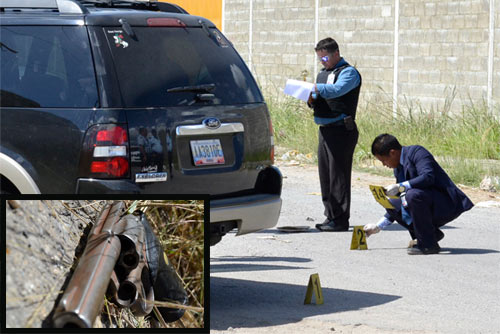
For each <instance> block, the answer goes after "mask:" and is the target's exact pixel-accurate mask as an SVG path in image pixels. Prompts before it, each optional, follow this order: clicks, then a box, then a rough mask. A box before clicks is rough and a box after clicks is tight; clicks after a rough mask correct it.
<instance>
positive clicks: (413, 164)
mask: <svg viewBox="0 0 500 334" xmlns="http://www.w3.org/2000/svg"><path fill="white" fill-rule="evenodd" d="M372 154H373V155H374V156H375V157H376V158H377V159H378V160H380V161H381V162H382V163H383V164H384V166H386V167H389V168H393V169H394V176H395V177H396V184H392V185H390V186H387V187H385V190H386V194H387V195H388V196H399V199H395V200H392V199H391V203H392V204H393V206H394V209H387V213H386V214H385V216H384V217H383V218H382V219H381V220H380V221H379V222H378V223H377V224H367V225H365V226H364V230H365V231H366V235H367V236H370V235H372V234H375V233H378V232H380V230H383V229H384V228H385V227H386V226H388V225H390V224H392V223H393V222H394V221H397V222H398V223H399V224H400V225H401V226H403V227H404V228H406V229H407V230H408V231H409V232H410V235H411V238H412V242H410V246H409V248H408V254H410V255H419V254H436V253H439V251H440V247H439V244H438V241H439V240H441V239H442V238H443V237H444V234H443V232H442V231H441V230H440V229H439V228H440V227H441V226H443V225H445V224H447V223H449V222H451V221H452V220H454V219H455V218H457V217H458V216H460V215H461V214H462V213H463V212H465V211H467V210H470V209H471V208H472V207H473V204H472V202H471V201H470V199H469V198H468V197H467V196H466V195H465V194H464V193H463V192H462V191H461V190H460V189H458V187H457V186H456V185H455V184H454V183H453V181H451V179H450V177H449V176H448V175H447V174H446V172H445V171H444V170H443V169H442V168H441V166H440V165H439V164H438V163H437V162H436V160H435V159H434V157H433V156H432V154H431V153H430V152H429V151H427V150H426V149H425V148H424V147H422V146H419V145H413V146H401V144H400V143H399V142H398V140H397V139H396V137H394V136H392V135H390V134H381V135H379V136H377V138H375V140H374V141H373V143H372Z"/></svg>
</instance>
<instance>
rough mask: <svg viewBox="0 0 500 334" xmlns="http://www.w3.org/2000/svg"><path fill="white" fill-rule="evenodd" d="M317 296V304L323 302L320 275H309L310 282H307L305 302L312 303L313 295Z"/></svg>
mask: <svg viewBox="0 0 500 334" xmlns="http://www.w3.org/2000/svg"><path fill="white" fill-rule="evenodd" d="M313 293H314V296H316V305H322V304H323V292H322V291H321V284H320V282H319V275H318V274H312V275H311V276H310V277H309V284H307V291H306V298H305V299H304V304H311V300H312V295H313Z"/></svg>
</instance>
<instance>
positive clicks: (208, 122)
mask: <svg viewBox="0 0 500 334" xmlns="http://www.w3.org/2000/svg"><path fill="white" fill-rule="evenodd" d="M203 124H204V125H205V127H207V128H208V129H211V130H215V129H218V128H220V126H221V122H220V121H219V120H218V119H217V118H215V117H210V118H205V119H204V120H203Z"/></svg>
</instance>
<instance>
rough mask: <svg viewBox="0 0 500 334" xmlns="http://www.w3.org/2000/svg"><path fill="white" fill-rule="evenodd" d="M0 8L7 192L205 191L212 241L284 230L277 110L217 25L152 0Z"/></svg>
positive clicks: (34, 2) (1, 146) (1, 160)
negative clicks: (272, 111) (279, 225)
mask: <svg viewBox="0 0 500 334" xmlns="http://www.w3.org/2000/svg"><path fill="white" fill-rule="evenodd" d="M0 7H1V8H0V22H1V23H0V28H1V32H0V43H1V44H0V47H1V79H0V80H1V81H0V84H1V96H0V117H1V118H0V122H1V131H0V136H1V137H0V174H1V190H2V192H3V193H15V192H19V193H23V194H28V193H43V194H48V193H57V194H68V193H80V194H95V193H136V194H209V195H210V220H211V223H212V224H211V230H212V235H213V238H212V243H216V242H217V241H218V240H219V239H220V236H221V235H223V234H225V233H226V231H228V230H230V229H232V228H234V227H238V229H239V232H238V233H239V234H242V233H248V232H252V231H256V230H259V229H263V228H267V227H272V226H274V225H275V224H276V222H277V219H278V216H279V211H280V207H281V199H280V193H281V180H282V179H281V174H280V172H279V170H278V169H277V168H275V167H273V166H272V164H273V159H274V147H273V132H272V125H271V120H270V116H269V112H268V110H267V107H266V104H265V102H264V100H263V97H262V95H261V92H260V91H259V88H258V87H257V85H256V83H255V80H254V79H253V77H252V75H251V73H250V71H249V70H248V68H247V67H246V65H245V64H244V62H243V60H242V59H241V57H240V56H239V55H238V53H237V52H236V50H235V49H234V48H233V46H232V45H231V43H230V42H229V41H228V40H227V39H226V38H225V37H224V36H223V34H222V33H221V32H220V31H219V30H217V28H216V27H215V26H214V25H213V24H212V23H211V22H210V21H208V20H206V19H204V18H201V17H196V16H192V15H189V14H187V13H186V12H185V11H184V10H183V9H182V8H180V7H178V6H175V5H172V4H168V3H162V2H156V1H152V0H151V1H144V0H143V1H139V0H137V1H119V0H93V1H76V0H23V1H21V0H1V1H0Z"/></svg>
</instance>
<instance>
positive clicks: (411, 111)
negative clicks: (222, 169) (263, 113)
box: [266, 92, 500, 187]
mask: <svg viewBox="0 0 500 334" xmlns="http://www.w3.org/2000/svg"><path fill="white" fill-rule="evenodd" d="M450 96H451V97H450V98H448V99H447V101H446V102H445V104H444V106H443V107H442V108H441V109H440V110H435V109H430V110H426V109H424V108H422V107H421V106H420V105H418V104H415V103H411V102H408V101H406V102H405V103H403V104H402V106H400V109H399V110H398V111H397V113H396V115H393V111H392V102H380V101H378V102H365V103H360V105H359V106H358V111H357V116H356V123H357V125H358V129H359V132H360V136H359V141H358V145H357V147H356V150H355V153H354V166H353V168H354V169H355V170H361V171H369V172H373V173H377V174H382V175H387V176H389V175H392V172H391V171H390V170H389V169H387V168H383V167H382V166H380V165H378V164H376V163H375V160H374V158H373V156H372V154H371V144H372V141H373V139H374V138H375V137H376V136H377V135H379V134H381V133H390V134H393V135H394V136H396V137H397V138H398V140H399V141H400V143H401V144H402V145H416V144H418V145H422V146H424V147H426V148H427V149H428V150H429V151H430V152H431V153H432V154H433V155H434V156H435V157H436V159H437V160H438V161H439V163H440V164H441V166H442V167H443V168H444V169H445V170H446V171H447V173H448V174H449V175H450V177H451V178H452V179H453V180H454V181H455V182H456V183H461V184H465V185H469V186H474V187H478V186H479V184H480V182H481V180H482V179H483V178H484V177H485V176H499V175H500V109H499V108H496V109H495V110H494V111H493V112H492V113H490V112H488V108H487V106H486V105H485V104H483V105H479V106H478V105H473V104H470V105H464V106H463V107H462V111H461V112H454V113H452V112H451V111H450V105H451V102H452V101H453V98H454V94H453V92H451V93H450ZM266 101H267V103H268V106H269V110H270V113H271V118H272V121H273V126H274V131H275V141H276V145H278V146H282V147H285V148H288V149H296V150H298V151H299V152H301V153H304V154H307V153H313V154H314V155H315V154H316V151H317V144H318V138H317V137H318V136H317V125H315V124H314V121H313V116H312V110H310V109H309V108H308V107H307V106H306V105H305V103H303V102H301V101H299V100H296V99H293V98H290V97H287V96H284V95H283V94H270V95H269V97H267V98H266Z"/></svg>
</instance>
